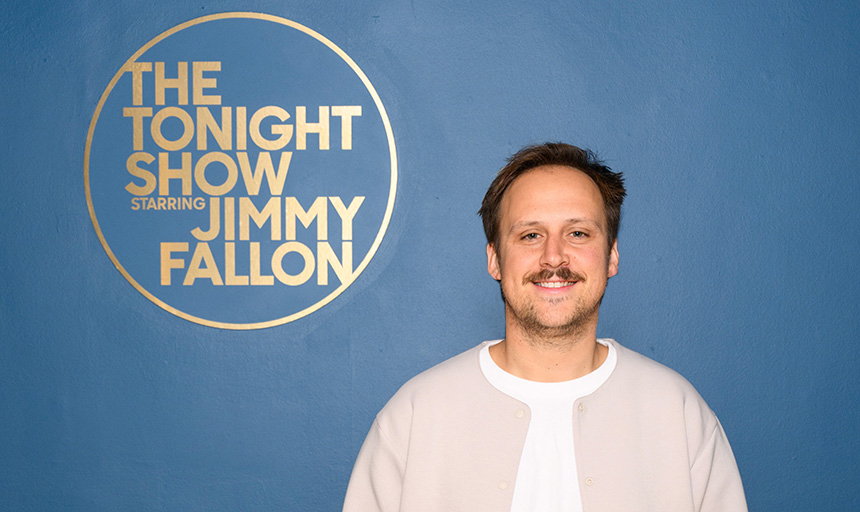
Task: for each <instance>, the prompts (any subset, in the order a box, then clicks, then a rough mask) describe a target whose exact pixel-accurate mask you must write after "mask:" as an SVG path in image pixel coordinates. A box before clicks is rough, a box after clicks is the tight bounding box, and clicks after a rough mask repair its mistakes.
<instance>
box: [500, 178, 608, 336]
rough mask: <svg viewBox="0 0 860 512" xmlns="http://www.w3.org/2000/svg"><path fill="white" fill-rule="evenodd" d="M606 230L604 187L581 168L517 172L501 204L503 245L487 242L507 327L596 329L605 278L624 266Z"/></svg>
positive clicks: (542, 331)
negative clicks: (517, 175) (591, 327)
mask: <svg viewBox="0 0 860 512" xmlns="http://www.w3.org/2000/svg"><path fill="white" fill-rule="evenodd" d="M606 233H607V227H606V216H605V214H604V211H603V200H602V198H601V196H600V191H599V190H598V188H597V185H595V184H594V182H593V181H592V180H591V178H589V177H588V176H587V175H585V174H584V173H582V172H581V171H578V170H576V169H574V168H572V167H567V166H541V167H537V168H535V169H532V170H529V171H527V172H526V173H525V174H523V175H522V176H520V177H518V178H517V179H516V180H515V181H514V182H513V183H512V184H511V185H510V187H509V188H508V190H507V191H506V192H505V195H504V197H503V198H502V202H501V204H500V223H499V247H498V248H496V247H494V246H493V245H492V244H489V245H487V271H488V272H489V273H490V275H491V276H492V277H493V278H494V279H496V280H498V281H500V282H501V286H502V294H503V296H504V299H505V315H506V320H507V323H508V325H509V326H511V325H514V326H519V327H521V328H522V329H523V332H524V333H530V334H538V335H541V336H547V335H549V336H564V335H566V334H571V333H575V332H581V330H582V329H583V328H587V327H590V326H594V327H596V325H597V310H598V307H599V305H600V300H601V298H602V297H603V292H604V290H605V289H606V281H607V279H608V278H609V277H612V276H614V275H615V274H616V273H617V272H618V250H617V244H615V243H613V244H612V247H611V248H610V247H609V243H608V240H607V234H606Z"/></svg>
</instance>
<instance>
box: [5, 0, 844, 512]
mask: <svg viewBox="0 0 860 512" xmlns="http://www.w3.org/2000/svg"><path fill="white" fill-rule="evenodd" d="M225 11H255V12H265V13H269V14H273V15H277V16H281V17H284V18H287V19H290V20H294V21H296V22H299V23H301V24H303V25H306V26H307V27H310V28H312V29H313V30H316V31H317V32H320V33H321V34H323V35H325V36H326V37H327V38H329V39H330V40H332V41H333V42H334V43H335V44H337V45H338V46H339V47H340V48H342V49H343V50H344V51H346V52H347V54H349V55H350V56H351V57H352V58H353V59H354V60H355V61H356V62H357V63H358V64H359V66H361V68H362V69H363V70H364V72H365V73H366V74H367V76H368V77H369V78H370V80H371V81H372V82H373V84H374V86H375V88H376V90H377V91H378V93H379V95H380V97H381V99H382V101H383V103H384V104H385V106H386V108H387V110H388V114H389V117H390V119H391V125H392V128H393V130H394V135H395V138H396V141H397V149H398V158H399V162H400V176H399V177H400V181H399V186H398V192H397V202H396V206H395V210H394V214H393V217H392V221H391V224H390V226H389V229H388V233H387V235H386V238H385V239H384V241H383V243H382V245H381V247H380V249H379V251H378V253H377V254H376V256H375V257H374V259H373V260H372V261H371V263H370V265H369V266H368V267H367V269H366V270H365V271H364V273H363V274H362V275H361V276H360V277H359V279H358V280H357V281H356V282H355V283H354V284H353V285H352V286H351V287H350V288H349V289H347V290H346V291H345V292H344V293H343V294H342V295H341V296H339V297H337V298H336V299H335V300H334V301H333V302H332V303H330V304H329V305H327V306H325V307H324V308H322V309H321V310H320V311H318V312H316V313H313V314H311V315H310V316H307V317H304V318H302V319H300V320H297V321H295V322H292V323H289V324H286V325H282V326H278V327H272V328H268V329H263V330H256V331H225V330H218V329H214V328H210V327H204V326H200V325H197V324H194V323H191V322H188V321H185V320H182V319H180V318H177V317H175V316H173V315H171V314H169V313H167V312H166V311H164V310H162V309H160V308H159V307H157V306H156V305H154V304H153V303H152V302H150V301H149V300H147V299H146V298H145V297H144V296H143V295H141V294H140V293H138V292H137V291H136V290H135V289H134V288H133V287H132V286H131V285H130V284H129V283H128V282H127V281H126V280H125V279H124V278H123V277H122V275H121V274H120V273H119V272H118V271H117V270H116V269H115V268H114V266H113V265H112V264H111V262H110V260H109V259H108V257H107V255H106V254H105V251H104V250H103V248H102V246H101V244H100V243H99V240H98V238H97V236H96V234H95V231H94V229H93V226H92V224H91V222H90V219H89V216H88V213H87V206H86V199H85V195H84V185H83V156H84V146H85V141H86V133H87V128H88V125H89V122H90V119H91V117H92V115H93V112H94V109H95V107H96V104H97V102H98V100H99V97H100V95H101V94H102V92H103V91H104V89H105V87H106V86H107V84H108V82H109V81H110V79H111V78H112V77H113V75H114V74H115V73H116V72H117V70H118V69H119V67H120V66H121V65H122V64H123V63H124V62H125V61H126V60H127V59H128V58H129V57H130V56H131V55H132V54H133V53H134V52H135V51H137V50H138V49H139V48H140V47H142V46H143V45H144V44H145V43H146V42H148V41H149V40H150V39H152V38H153V37H155V36H156V35H158V34H160V33H161V32H163V31H165V30H167V29H169V28H171V27H173V26H175V25H177V24H179V23H182V22H184V21H187V20H190V19H192V18H196V17H198V16H202V15H206V14H212V13H217V12H225ZM858 26H860V9H858V7H857V4H856V2H844V1H833V2H820V3H818V2H816V3H810V2H798V1H794V0H789V1H778V2H777V1H771V2H766V1H760V2H740V1H730V2H724V3H722V5H720V6H715V5H712V2H704V1H699V0H693V1H691V0H687V1H666V2H661V1H643V2H635V3H629V4H621V3H617V4H616V3H609V2H596V1H574V2H550V1H534V2H529V3H528V5H524V4H521V3H518V2H491V1H486V0H480V1H476V2H462V3H461V2H447V1H446V2H406V1H373V0H366V1H357V2H356V1H342V2H337V1H331V2H293V1H281V2H275V1H243V2H232V1H211V2H196V3H190V2H182V3H175V2H167V1H164V0H153V1H150V2H147V3H136V2H128V1H118V2H99V1H79V0H76V1H70V2H63V3H57V2H44V1H34V2H23V1H20V0H12V1H9V2H5V3H4V6H3V16H2V18H0V34H2V40H3V46H2V50H0V66H2V67H0V69H2V73H0V105H2V123H0V144H2V156H3V158H2V163H0V165H2V170H1V171H0V187H2V190H3V192H4V199H3V200H2V201H0V218H2V224H0V225H2V228H0V229H2V245H0V283H2V284H0V287H2V291H0V338H2V342H0V509H2V510H88V511H90V510H99V511H101V510H105V511H107V510H111V511H112V510H147V511H150V510H183V511H197V510H199V511H215V510H224V511H234V510H260V511H263V510H302V511H335V510H338V509H339V507H340V503H341V500H342V498H343V494H344V492H345V489H346V484H347V479H348V476H349V472H350V469H351V467H352V463H353V461H354V458H355V456H356V454H357V452H358V449H359V447H360V444H361V442H362V440H363V438H364V435H365V433H366V432H367V429H368V428H369V426H370V423H371V421H372V418H373V416H374V414H375V413H376V411H377V410H378V409H379V408H380V407H381V406H382V405H383V404H384V403H385V401H386V400H387V399H388V397H389V396H390V395H391V394H392V393H393V392H394V391H395V390H396V389H397V388H398V387H399V386H400V385H401V384H402V383H403V382H404V381H405V380H406V379H408V378H409V377H411V376H412V375H414V374H416V373H417V372H419V371H421V370H422V369H425V368H427V367H429V366H431V365H433V364H435V363H437V362H440V361H442V360H444V359H445V358H447V357H449V356H451V355H454V354H456V353H458V352H460V351H462V350H464V349H466V348H469V347H471V346H473V345H475V344H477V343H478V342H480V341H481V340H483V339H488V338H495V337H500V336H502V335H503V330H502V327H503V322H502V306H501V301H500V299H499V296H498V290H497V285H496V283H495V282H494V281H492V280H491V279H490V278H489V277H488V276H487V275H486V271H485V257H484V241H483V240H482V236H483V235H482V231H481V227H480V222H479V219H478V218H477V216H476V215H475V211H476V210H477V208H478V205H479V202H480V199H481V197H482V196H483V192H484V190H485V188H486V186H487V185H488V184H489V182H490V180H491V178H492V175H493V173H494V172H495V171H496V170H497V169H498V168H499V167H500V166H501V165H502V163H503V160H504V158H505V157H506V156H508V155H509V154H510V153H511V152H513V151H514V150H516V149H517V148H518V147H520V146H521V145H523V144H526V143H531V142H539V141H544V140H564V141H569V142H573V143H576V144H580V145H583V146H586V147H589V148H592V149H594V150H595V151H597V152H598V153H599V154H600V155H602V156H603V157H604V158H605V159H606V161H607V162H608V164H609V165H610V166H611V167H613V168H614V169H616V170H620V171H623V172H624V173H625V174H626V177H627V183H628V189H629V199H628V201H627V203H626V205H625V209H624V218H623V221H622V228H621V233H620V242H619V250H620V254H621V264H620V272H619V275H618V276H617V277H614V278H613V279H612V280H611V281H610V285H609V289H608V291H607V295H606V299H605V300H604V303H603V308H602V309H601V324H600V327H599V330H598V334H599V335H601V336H611V337H615V338H616V339H618V340H619V341H620V342H622V343H623V344H626V345H627V346H629V347H631V348H633V349H636V350H638V351H640V352H643V353H644V354H646V355H648V356H650V357H652V358H654V359H656V360H658V361H661V362H663V363H665V364H667V365H669V366H671V367H673V368H675V369H676V370H678V371H679V372H681V373H682V374H683V375H685V376H686V377H687V378H688V379H689V380H690V381H691V382H692V383H693V384H694V385H695V386H696V387H697V388H698V390H699V391H700V392H701V394H702V395H703V396H704V398H705V399H706V400H707V401H708V402H709V404H710V405H711V407H712V408H713V409H714V410H715V411H716V413H717V415H718V416H719V417H720V419H721V421H722V423H723V426H724V428H725V430H726V432H727V434H728V436H729V438H730V440H731V442H732V445H733V448H734V450H735V455H736V457H737V460H738V464H739V467H740V471H741V474H742V476H743V479H744V483H745V487H746V491H747V495H748V500H749V504H750V509H751V510H755V511H774V512H777V511H778V512H794V511H811V510H834V511H835V510H840V511H841V510H844V511H853V510H858V509H860V486H858V485H857V481H858V480H860V470H858V467H860V439H858V436H860V433H858V432H860V413H858V408H857V406H858V403H860V371H858V363H860V348H858V344H857V341H858V338H860V321H858V313H860V306H858V304H860V284H858V260H860V259H858V252H860V237H858V229H860V207H858V205H857V202H856V198H857V196H858V195H860V177H858V162H860V150H858V143H860V101H858V98H857V81H858V79H860V35H858V34H860V31H858V30H857V27H858Z"/></svg>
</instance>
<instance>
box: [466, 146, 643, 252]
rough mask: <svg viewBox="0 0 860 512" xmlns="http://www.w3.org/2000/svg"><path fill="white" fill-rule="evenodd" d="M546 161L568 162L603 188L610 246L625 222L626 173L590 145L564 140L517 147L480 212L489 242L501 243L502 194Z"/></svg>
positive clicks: (492, 185) (554, 162)
mask: <svg viewBox="0 0 860 512" xmlns="http://www.w3.org/2000/svg"><path fill="white" fill-rule="evenodd" d="M543 165H566V166H568V167H573V168H574V169H576V170H578V171H581V172H583V173H585V174H586V175H587V176H588V177H589V178H591V180H592V181H594V183H595V185H597V188H598V190H600V196H601V198H603V212H604V214H605V215H606V226H607V230H608V231H607V239H608V241H609V246H610V247H612V244H613V243H614V242H615V239H616V238H617V237H618V226H619V224H620V223H621V203H623V202H624V196H625V195H627V191H626V190H625V189H624V177H623V176H622V174H621V173H620V172H613V171H612V169H610V168H609V167H607V166H605V165H603V162H601V161H600V160H598V158H597V156H596V155H595V154H594V153H592V152H591V151H589V150H587V149H580V148H578V147H576V146H571V145H570V144H564V143H561V142H547V143H544V144H538V145H534V146H526V147H524V148H523V149H521V150H519V151H517V152H516V153H515V154H514V155H513V156H511V158H510V159H508V163H507V165H505V166H504V167H502V169H501V170H500V171H499V173H498V174H497V175H496V179H494V180H493V183H492V184H491V185H490V188H489V189H488V190H487V193H486V195H484V201H483V202H482V203H481V209H480V210H478V215H480V216H481V219H482V220H483V222H484V233H485V234H486V235H487V242H488V243H491V244H493V246H494V247H496V248H497V249H498V247H499V222H500V221H501V215H500V212H499V205H500V204H501V202H502V197H503V196H504V195H505V192H506V191H507V190H508V187H510V186H511V183H513V182H514V180H516V179H517V178H518V177H520V176H522V175H523V174H525V173H526V172H528V171H529V170H531V169H534V168H536V167H541V166H543Z"/></svg>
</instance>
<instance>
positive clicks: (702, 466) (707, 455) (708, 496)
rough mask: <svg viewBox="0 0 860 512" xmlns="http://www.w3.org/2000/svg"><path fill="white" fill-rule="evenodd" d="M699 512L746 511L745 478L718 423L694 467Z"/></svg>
mask: <svg viewBox="0 0 860 512" xmlns="http://www.w3.org/2000/svg"><path fill="white" fill-rule="evenodd" d="M690 476H691V481H692V487H693V498H694V500H695V509H696V511H697V512H724V511H732V512H746V511H747V502H746V498H745V496H744V488H743V484H742V483H741V475H740V473H739V472H738V466H737V463H736V462H735V456H734V454H733V453H732V448H731V446H729V440H728V439H727V438H726V434H725V432H724V431H723V427H722V426H721V425H720V423H719V421H717V423H716V425H715V426H714V430H713V432H712V433H711V436H710V438H709V439H708V440H707V442H706V443H705V444H704V445H702V447H701V450H699V453H698V454H697V455H696V458H695V460H694V461H693V465H692V467H691V468H690Z"/></svg>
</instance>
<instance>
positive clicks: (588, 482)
mask: <svg viewBox="0 0 860 512" xmlns="http://www.w3.org/2000/svg"><path fill="white" fill-rule="evenodd" d="M593 484H594V480H593V479H592V478H591V477H588V478H586V479H585V485H593Z"/></svg>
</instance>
